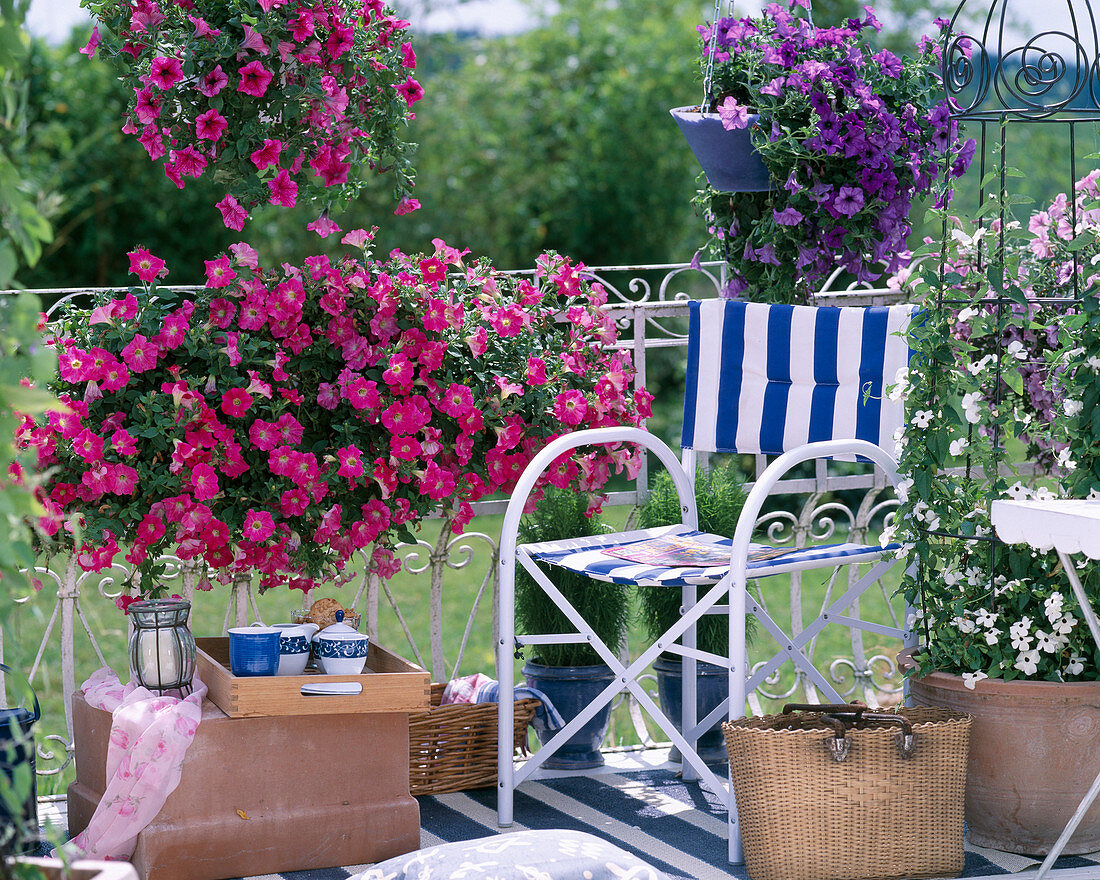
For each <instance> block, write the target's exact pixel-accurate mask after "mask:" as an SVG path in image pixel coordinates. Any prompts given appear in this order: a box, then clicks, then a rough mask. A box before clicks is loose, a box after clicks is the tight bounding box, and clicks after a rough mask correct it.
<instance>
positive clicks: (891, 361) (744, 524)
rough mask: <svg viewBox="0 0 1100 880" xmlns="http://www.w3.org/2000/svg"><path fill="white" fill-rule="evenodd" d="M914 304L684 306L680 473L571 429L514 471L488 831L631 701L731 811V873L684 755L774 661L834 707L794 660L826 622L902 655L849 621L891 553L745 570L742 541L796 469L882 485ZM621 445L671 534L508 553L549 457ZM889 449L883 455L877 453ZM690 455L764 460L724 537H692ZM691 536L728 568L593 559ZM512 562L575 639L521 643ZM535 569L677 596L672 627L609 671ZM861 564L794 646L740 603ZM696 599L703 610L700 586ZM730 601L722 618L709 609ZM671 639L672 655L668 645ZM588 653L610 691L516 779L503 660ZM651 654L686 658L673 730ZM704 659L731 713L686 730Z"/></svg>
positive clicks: (633, 433)
mask: <svg viewBox="0 0 1100 880" xmlns="http://www.w3.org/2000/svg"><path fill="white" fill-rule="evenodd" d="M913 311H914V307H912V306H891V307H875V308H825V307H820V308H819V307H811V306H788V305H769V304H764V303H745V302H740V301H732V300H706V301H702V302H692V303H691V304H690V311H689V330H688V370H687V386H686V390H685V395H684V426H683V435H682V441H681V447H682V450H683V458H682V460H680V459H678V458H677V456H676V454H675V453H674V452H673V451H672V450H671V449H670V448H669V447H668V446H667V445H666V444H664V443H663V442H662V441H660V440H659V439H658V438H656V437H655V436H653V435H652V434H650V433H648V432H647V431H645V430H643V429H640V428H597V429H591V430H583V431H578V432H576V433H573V434H570V435H567V436H564V437H560V438H558V439H557V440H555V441H553V442H552V443H550V444H548V445H547V446H546V448H544V449H543V450H542V451H541V452H540V453H539V454H538V455H536V456H535V458H534V459H533V460H532V462H531V463H530V465H529V466H528V467H527V469H526V470H525V471H524V473H523V476H522V477H521V478H520V480H519V483H518V484H517V486H516V489H515V492H514V494H513V495H512V498H511V500H510V502H509V504H508V509H507V512H506V514H505V517H504V525H503V527H502V532H501V541H500V563H499V564H500V569H499V571H500V588H499V598H498V617H499V626H500V634H499V641H498V645H497V676H498V678H499V680H500V709H499V716H498V721H499V727H498V762H499V764H498V772H499V777H498V786H499V787H498V800H497V811H498V821H499V822H500V824H501V825H510V824H511V823H512V820H513V792H514V789H515V787H516V786H517V785H519V784H520V783H521V782H522V781H523V780H525V779H528V778H531V777H532V775H533V774H534V773H536V772H537V770H538V768H539V767H540V766H541V764H542V763H543V762H544V761H545V760H546V759H547V758H548V757H549V756H550V755H551V754H553V753H554V751H556V749H557V748H558V747H560V745H561V744H563V743H564V742H565V741H567V740H568V739H569V738H570V737H571V736H572V735H573V734H574V733H575V732H576V731H577V730H578V729H580V727H581V726H583V725H584V724H585V723H587V722H588V720H589V719H590V718H592V716H593V715H595V713H596V712H597V711H598V710H599V709H600V708H601V707H602V706H604V705H606V704H607V703H608V702H609V701H610V700H612V699H614V697H615V696H616V695H618V694H619V693H621V692H623V691H629V693H630V694H632V695H633V697H634V698H635V699H636V700H637V701H638V703H639V704H640V705H641V706H642V707H643V708H644V709H645V710H646V712H647V713H648V714H649V715H650V716H651V717H652V719H653V721H654V722H655V723H656V724H657V726H658V727H659V728H660V729H661V731H662V732H663V733H664V734H665V735H666V736H668V738H669V739H670V740H671V741H672V742H673V743H674V744H675V745H676V747H677V748H678V749H679V750H680V753H681V754H682V756H683V762H684V763H683V769H684V774H685V776H686V777H687V778H692V779H694V778H700V779H701V780H702V782H703V783H704V784H705V785H707V787H708V788H710V789H711V790H712V791H714V792H716V793H717V794H719V795H720V796H721V797H722V798H723V800H724V802H725V803H726V806H727V807H728V810H729V842H730V861H731V862H735V863H739V862H741V861H743V859H742V853H741V845H740V835H739V833H738V826H737V812H736V808H735V805H734V803H733V794H732V790H731V788H730V786H729V785H728V783H726V782H725V781H723V780H719V779H718V777H717V775H716V774H715V773H714V772H713V771H712V770H711V769H710V768H709V767H707V766H706V764H704V763H703V761H702V760H701V759H700V757H699V755H698V752H697V751H696V748H695V744H696V741H697V740H698V737H699V735H700V734H701V733H702V732H704V731H706V730H708V729H709V728H710V727H711V726H712V725H713V724H715V722H716V721H718V720H719V718H721V717H723V713H725V715H726V717H729V718H735V717H739V716H741V715H743V714H744V712H745V700H746V695H747V693H749V692H751V691H753V690H755V689H756V688H758V687H759V686H760V685H761V684H762V683H763V682H764V681H765V679H766V678H767V677H768V676H769V675H771V674H772V673H773V672H774V671H776V670H777V669H779V668H780V667H781V666H782V665H783V664H785V663H787V662H791V663H793V664H794V665H795V667H796V668H797V669H798V670H800V671H801V673H802V674H803V675H804V676H806V678H807V679H808V680H809V681H810V682H812V683H813V684H814V685H815V686H816V687H817V688H818V689H820V691H821V692H822V693H823V694H824V695H825V696H826V698H827V699H828V700H830V701H833V702H843V699H842V698H841V696H840V695H839V694H838V693H837V692H836V690H835V689H834V688H833V687H832V685H831V684H830V682H829V681H828V680H827V679H826V678H825V677H824V676H823V675H822V674H821V673H820V672H819V671H818V670H817V669H816V668H815V667H814V665H813V663H812V662H811V660H810V659H808V657H807V656H806V654H805V653H804V649H805V648H806V647H807V646H808V645H809V644H810V643H811V641H812V640H813V639H814V638H815V637H816V636H817V635H818V634H819V633H820V632H821V630H822V629H823V628H824V627H825V626H827V625H829V624H839V625H841V626H845V627H858V628H862V629H865V630H869V631H872V632H875V633H879V634H882V635H888V636H893V637H897V638H900V639H902V640H903V641H904V642H905V643H907V644H911V643H912V636H911V634H910V633H908V632H906V631H904V629H903V628H902V627H891V626H883V625H880V624H877V623H872V622H865V621H862V620H859V619H858V618H857V617H855V616H851V615H850V614H849V611H850V609H851V607H852V606H853V605H854V604H855V603H856V602H857V601H858V599H859V597H860V596H861V595H862V594H863V593H864V592H865V591H866V590H868V589H869V588H870V587H872V586H874V585H875V584H876V583H877V582H879V580H880V579H881V577H882V576H883V575H884V574H885V573H886V571H887V570H889V568H891V567H892V566H893V565H895V564H896V562H897V559H896V555H895V553H894V552H893V551H894V550H896V549H897V548H896V545H888V546H885V547H883V546H877V545H873V546H872V545H864V544H859V543H853V542H843V543H837V544H832V545H828V546H810V547H805V548H803V549H798V550H793V551H791V552H788V553H785V554H783V555H781V556H778V557H776V558H772V559H759V560H755V561H750V551H751V550H752V549H753V548H754V547H755V546H757V545H753V544H752V543H751V538H752V533H753V529H754V527H755V525H756V522H757V519H758V518H759V516H760V513H761V509H762V508H763V506H764V503H765V501H766V500H767V499H768V497H769V496H770V495H772V494H773V490H775V489H776V488H777V484H778V483H779V482H780V480H781V478H783V476H784V475H785V474H787V473H788V472H789V471H790V470H791V469H792V468H794V467H795V466H797V465H799V464H801V463H802V462H806V461H811V460H814V459H822V458H825V459H830V458H831V459H847V460H853V461H855V460H858V461H864V462H868V463H870V464H872V465H874V466H875V467H877V468H879V469H880V470H881V471H882V472H883V473H884V475H885V478H886V480H888V481H889V483H890V484H891V485H894V486H896V485H897V480H898V475H897V467H896V464H895V462H894V458H893V455H892V452H893V449H894V441H893V435H894V432H895V430H896V429H897V428H898V427H900V426H901V425H902V423H903V421H902V420H903V412H902V406H901V404H900V403H899V402H895V401H891V400H890V399H889V398H888V397H887V395H886V393H885V392H886V389H888V388H889V386H890V385H891V384H893V383H894V381H895V377H896V375H897V373H898V371H899V370H900V369H901V368H904V367H905V366H906V365H907V364H908V358H909V349H908V345H907V343H906V341H905V338H904V332H905V329H906V327H907V326H908V323H909V320H910V318H911V316H912V313H913ZM616 442H629V443H636V444H639V445H641V446H643V447H644V448H646V449H647V450H649V451H650V452H651V453H653V454H654V455H655V456H656V457H657V458H658V459H659V460H660V462H661V463H662V464H663V465H664V466H665V467H666V468H667V469H668V471H669V472H670V474H671V476H672V479H673V482H674V484H675V486H676V490H677V492H678V494H679V498H680V507H681V510H682V512H683V521H682V522H681V523H679V524H677V525H674V526H669V527H662V528H658V529H646V530H635V531H630V532H622V533H618V534H611V535H600V536H597V537H587V538H577V539H569V540H563V541H554V542H546V543H541V544H527V545H520V546H517V533H518V529H519V523H520V516H521V514H522V512H523V509H524V506H525V504H526V502H527V499H528V497H529V496H530V494H531V493H532V491H534V489H535V488H536V485H537V484H538V483H539V478H540V476H541V475H542V473H543V472H544V471H545V470H546V469H547V468H549V467H550V465H551V464H552V463H553V462H554V461H555V460H556V459H558V458H559V457H560V456H561V455H563V454H565V453H567V452H569V451H571V450H573V449H576V448H578V447H581V446H586V445H592V444H602V443H616ZM887 450H890V451H889V452H888V451H887ZM697 452H738V453H756V454H764V455H777V456H778V457H777V458H776V459H774V460H773V461H772V462H771V464H770V465H769V466H768V467H767V468H766V469H765V470H764V471H763V473H762V474H761V475H760V476H759V478H758V479H757V480H756V482H755V484H754V485H753V487H752V489H751V491H750V492H749V494H748V497H747V499H746V502H745V505H744V508H743V510H742V512H741V515H740V518H739V521H738V525H737V529H736V531H735V533H734V535H733V537H732V540H731V539H730V538H727V537H720V536H716V535H709V534H705V533H701V532H699V531H698V529H697V524H698V517H697V512H696V505H695V496H694V492H693V489H692V479H693V477H694V473H695V456H696V453H697ZM678 534H683V535H690V536H694V538H695V539H697V540H698V541H701V542H704V543H710V544H716V545H721V546H722V547H724V548H727V549H728V552H729V563H728V564H721V565H716V566H713V567H707V568H699V567H690V568H677V567H659V566H653V565H650V564H640V563H637V562H629V561H626V560H623V559H621V558H615V557H613V556H610V555H608V554H607V553H605V552H604V551H605V550H606V549H608V548H611V547H616V546H620V545H624V544H629V543H633V542H637V541H642V540H647V539H650V538H653V537H655V536H658V535H678ZM517 562H518V563H519V564H520V565H522V566H523V567H524V568H525V569H527V571H528V572H530V574H531V576H532V577H533V578H534V579H535V580H536V581H537V583H538V584H539V585H541V587H542V589H544V590H545V591H546V593H547V594H548V595H549V596H550V597H551V598H552V599H553V600H554V602H555V603H556V604H557V606H558V607H559V608H560V609H561V610H562V612H563V613H564V614H565V616H566V618H567V619H568V620H569V621H570V623H571V624H572V625H573V626H574V627H575V631H574V632H569V633H558V634H554V635H538V636H526V635H517V634H516V632H515V614H514V602H515V571H516V568H515V567H516V563H517ZM538 562H541V563H545V564H548V565H550V566H551V567H553V566H558V567H561V568H564V569H569V570H572V571H578V572H583V573H585V574H587V575H588V576H590V577H591V578H593V579H595V580H600V581H608V582H612V583H625V584H634V585H637V586H638V587H640V588H647V589H670V588H680V589H681V590H682V596H683V611H684V613H683V615H682V617H681V619H680V620H678V621H677V622H676V624H675V625H673V626H672V627H671V628H670V629H669V630H668V631H667V632H665V633H664V635H663V636H661V637H660V638H658V639H656V640H655V641H654V642H653V644H651V645H650V646H649V647H648V648H646V649H645V650H644V651H643V652H642V653H641V654H640V655H639V656H638V657H636V658H635V659H633V660H632V661H630V662H626V663H624V662H622V661H620V660H619V658H618V657H616V655H615V652H614V651H613V650H611V649H610V648H609V647H608V646H607V645H605V644H603V643H602V642H601V641H600V640H599V639H598V638H597V637H596V635H595V633H594V632H593V631H592V628H591V627H590V626H589V625H588V624H587V623H586V622H585V620H584V619H583V618H582V617H581V616H580V615H579V614H578V613H577V611H576V609H575V608H574V607H573V606H572V605H571V604H570V603H569V602H568V601H567V600H566V598H565V596H563V595H562V593H561V592H560V591H559V590H558V589H557V588H556V587H555V586H554V584H553V583H552V581H551V580H550V578H549V577H547V576H546V575H545V574H543V572H542V571H541V570H540V569H539V568H538V566H537V565H536V563H538ZM857 563H870V567H869V569H868V570H866V571H864V572H862V573H861V574H860V576H859V577H858V578H856V579H854V582H853V583H851V584H850V586H848V588H847V589H846V590H845V591H844V593H843V595H841V596H840V597H839V598H837V599H836V600H835V601H832V602H831V603H829V604H828V607H826V608H825V609H823V610H822V612H821V614H820V615H819V616H818V617H817V619H815V620H814V621H813V622H811V623H810V624H809V625H807V626H806V627H805V628H804V629H803V630H802V631H801V632H800V633H799V634H798V635H797V636H795V637H793V638H792V637H791V636H790V635H788V634H787V633H786V632H784V630H783V628H782V626H780V624H779V623H777V622H776V621H775V620H774V619H773V618H772V617H771V615H769V614H768V613H767V611H766V609H765V608H763V607H762V605H761V604H760V603H758V602H756V601H754V600H753V599H752V597H750V595H749V593H748V591H747V582H748V580H749V579H755V578H759V577H764V576H769V575H775V574H784V573H789V572H794V571H802V570H808V569H815V568H825V567H831V568H837V567H839V566H842V565H852V564H857ZM699 587H704V592H703V595H702V597H699V596H698V595H697V593H698V592H699V590H698V588H699ZM724 598H728V605H724V606H723V605H719V602H720V601H721V600H722V599H724ZM714 613H726V614H728V615H729V629H730V655H729V657H728V658H725V657H718V656H715V655H713V654H709V653H705V652H703V651H700V650H698V649H697V647H696V644H695V625H696V623H697V622H698V621H699V619H700V618H701V616H702V615H703V614H714ZM746 614H753V615H755V616H756V617H757V618H758V620H759V621H760V624H761V626H762V627H763V629H764V630H765V631H766V632H768V633H769V634H771V636H772V637H774V639H775V640H776V642H777V643H778V650H777V652H776V653H775V655H774V656H773V657H771V658H770V659H767V660H766V661H764V662H761V663H759V664H758V665H757V666H756V668H755V669H754V670H753V671H752V674H751V676H750V675H749V674H748V672H749V667H748V661H747V656H746V646H745V615H746ZM681 638H682V641H683V644H682V645H678V644H676V641H677V639H681ZM581 642H586V643H589V644H590V645H591V646H592V647H593V648H594V649H595V650H596V652H597V653H598V654H599V655H600V657H601V658H602V660H603V661H604V662H605V663H607V665H608V666H610V667H611V669H612V670H613V671H614V672H615V674H616V678H615V680H614V681H613V682H612V683H611V684H610V685H608V686H607V687H606V688H605V689H604V690H603V692H602V693H601V694H600V695H599V697H598V698H597V699H596V700H594V701H593V702H592V703H590V704H589V705H588V706H587V707H586V708H585V709H584V710H583V711H582V712H581V713H580V714H579V715H578V716H577V717H576V718H574V719H573V720H572V721H570V722H569V723H567V724H566V725H565V727H564V728H562V729H561V730H559V731H558V732H557V733H556V734H555V735H554V736H553V737H552V738H551V739H550V740H549V741H548V742H547V743H546V744H545V745H544V746H543V747H542V748H540V749H539V750H538V751H537V752H535V753H534V754H533V755H531V756H530V757H529V758H528V760H527V761H526V762H525V763H524V764H523V766H522V767H521V768H519V769H518V770H517V769H516V768H515V765H514V763H513V756H512V748H511V744H512V736H511V731H512V729H513V728H512V717H513V695H512V694H513V688H514V674H515V673H514V652H515V651H516V650H517V648H519V647H522V646H524V645H530V644H540V643H581ZM662 652H671V653H676V654H680V655H681V656H683V658H684V674H683V712H684V717H683V719H682V721H683V731H684V733H683V734H681V733H680V732H679V731H677V729H676V727H675V725H674V724H673V723H672V722H671V721H670V720H669V718H668V717H667V716H666V715H665V714H664V713H663V712H662V711H661V709H660V707H659V706H657V704H656V703H655V702H654V701H653V699H652V698H651V697H650V695H649V694H648V693H647V692H646V691H645V689H644V688H643V687H642V684H641V683H640V682H639V681H638V678H639V676H641V675H642V674H643V673H644V672H645V671H646V669H647V667H648V666H649V665H650V664H651V663H652V662H653V660H654V659H656V657H657V656H658V655H659V654H660V653H662ZM696 661H705V662H710V663H717V664H719V665H723V666H727V667H728V668H729V670H730V697H729V700H728V701H727V702H726V703H725V704H723V705H722V706H719V707H718V708H716V709H715V710H714V711H713V712H711V713H710V714H709V715H708V716H707V717H706V718H704V719H702V720H701V721H698V722H697V720H696V718H695V715H696V699H695V663H696Z"/></svg>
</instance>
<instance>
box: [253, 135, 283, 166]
mask: <svg viewBox="0 0 1100 880" xmlns="http://www.w3.org/2000/svg"><path fill="white" fill-rule="evenodd" d="M282 150H283V142H282V141H280V140H278V139H275V138H265V139H264V145H263V146H262V147H260V148H259V149H258V150H253V151H252V154H251V156H250V158H251V159H252V164H253V165H255V166H256V168H258V169H259V170H260V171H263V170H264V169H265V168H270V167H271V166H272V165H278V164H279V153H281V152H282Z"/></svg>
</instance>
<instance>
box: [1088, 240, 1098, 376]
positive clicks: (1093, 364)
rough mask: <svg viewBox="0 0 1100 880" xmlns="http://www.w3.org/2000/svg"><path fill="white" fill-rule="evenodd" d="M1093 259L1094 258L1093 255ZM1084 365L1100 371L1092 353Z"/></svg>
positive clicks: (1094, 370)
mask: <svg viewBox="0 0 1100 880" xmlns="http://www.w3.org/2000/svg"><path fill="white" fill-rule="evenodd" d="M1096 256H1097V257H1100V254H1097V255H1096ZM1093 259H1095V257H1094V258H1093ZM1085 366H1087V367H1088V368H1089V369H1090V370H1092V371H1093V372H1094V373H1100V357H1097V356H1096V355H1093V356H1092V357H1090V358H1089V359H1088V360H1087V361H1085Z"/></svg>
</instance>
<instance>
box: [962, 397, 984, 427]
mask: <svg viewBox="0 0 1100 880" xmlns="http://www.w3.org/2000/svg"><path fill="white" fill-rule="evenodd" d="M981 403H982V396H981V394H979V393H978V392H977V391H970V392H967V393H966V394H964V395H963V399H962V405H963V414H964V415H965V416H966V420H967V421H968V422H970V424H972V425H976V424H978V422H980V421H981V420H982V412H981Z"/></svg>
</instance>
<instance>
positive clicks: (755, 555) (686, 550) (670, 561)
mask: <svg viewBox="0 0 1100 880" xmlns="http://www.w3.org/2000/svg"><path fill="white" fill-rule="evenodd" d="M797 549H798V548H797V547H769V546H767V545H762V544H753V545H751V546H750V547H749V560H748V561H749V562H760V561H763V560H765V559H775V558H776V557H779V556H785V555H787V554H788V553H793V552H794V551H795V550H797ZM603 552H604V553H605V554H606V555H608V556H614V557H616V558H617V559H625V560H626V561H628V562H638V563H641V564H644V565H663V566H669V567H676V568H711V567H713V566H716V565H726V564H728V563H729V561H730V545H729V544H728V543H726V544H710V543H707V542H705V541H700V540H699V539H698V538H695V537H693V536H691V535H662V536H660V537H658V538H649V539H647V540H645V541H636V542H634V543H632V544H621V545H619V546H617V547H606V548H604V551H603Z"/></svg>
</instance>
